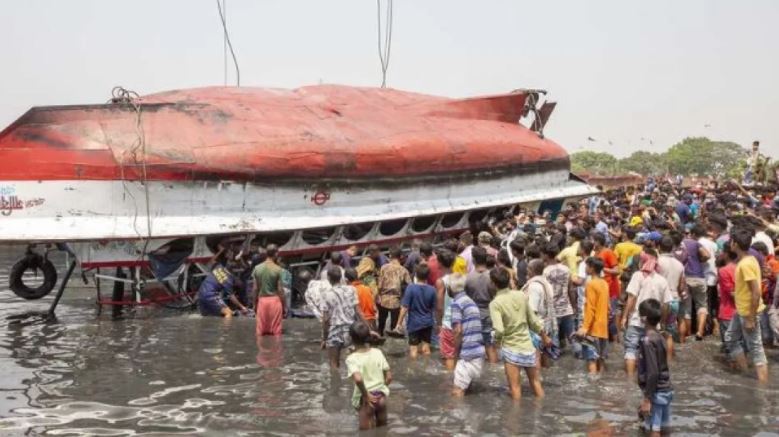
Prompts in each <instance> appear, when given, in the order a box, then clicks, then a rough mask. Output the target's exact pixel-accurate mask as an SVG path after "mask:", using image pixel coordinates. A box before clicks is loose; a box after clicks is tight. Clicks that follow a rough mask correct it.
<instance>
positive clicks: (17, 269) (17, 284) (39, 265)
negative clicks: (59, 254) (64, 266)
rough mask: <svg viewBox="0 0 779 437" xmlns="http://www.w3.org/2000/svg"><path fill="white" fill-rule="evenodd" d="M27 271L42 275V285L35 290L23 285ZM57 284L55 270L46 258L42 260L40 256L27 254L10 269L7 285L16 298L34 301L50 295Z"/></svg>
mask: <svg viewBox="0 0 779 437" xmlns="http://www.w3.org/2000/svg"><path fill="white" fill-rule="evenodd" d="M28 270H33V271H34V272H35V273H36V274H37V273H38V270H40V271H41V273H43V283H42V284H41V285H39V286H37V287H35V288H33V287H30V286H28V285H27V284H25V283H24V273H25V272H26V271H28ZM56 284H57V269H56V268H54V264H52V263H51V261H49V259H48V258H44V257H43V256H42V255H38V254H35V253H33V254H29V255H27V256H25V257H24V258H22V259H20V260H19V261H17V262H16V264H14V265H13V267H11V272H10V274H9V275H8V285H9V287H10V288H11V291H13V292H14V294H16V295H17V296H19V297H21V298H23V299H27V300H35V299H40V298H42V297H43V296H46V295H47V294H49V293H51V290H53V289H54V286H55V285H56Z"/></svg>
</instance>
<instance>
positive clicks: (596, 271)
mask: <svg viewBox="0 0 779 437" xmlns="http://www.w3.org/2000/svg"><path fill="white" fill-rule="evenodd" d="M586 264H587V275H588V276H589V280H588V281H587V286H586V287H585V301H584V322H583V323H582V327H581V328H579V331H577V333H576V335H577V337H579V338H580V339H582V340H583V346H584V347H583V352H584V358H585V359H586V360H587V370H588V371H589V372H590V373H599V372H600V371H601V370H603V360H604V359H605V358H606V347H607V345H608V342H609V285H608V284H607V283H606V281H605V280H603V279H602V278H601V277H600V276H601V273H602V272H603V261H602V260H601V259H600V258H594V257H590V258H587V261H586Z"/></svg>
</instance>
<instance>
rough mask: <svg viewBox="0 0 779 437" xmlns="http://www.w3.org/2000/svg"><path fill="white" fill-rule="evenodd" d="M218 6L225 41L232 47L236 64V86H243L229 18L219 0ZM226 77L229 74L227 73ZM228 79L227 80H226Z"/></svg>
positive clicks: (231, 53)
mask: <svg viewBox="0 0 779 437" xmlns="http://www.w3.org/2000/svg"><path fill="white" fill-rule="evenodd" d="M225 1H226V0H225ZM225 6H226V5H225ZM216 7H217V9H218V10H219V20H220V21H221V22H222V30H223V31H224V40H225V42H227V47H229V48H230V55H232V57H233V64H235V86H241V69H240V68H238V58H237V57H236V56H235V51H234V50H233V43H232V42H230V34H229V33H227V19H226V18H225V15H224V11H222V4H221V3H219V0H216ZM225 9H226V8H225ZM225 77H227V76H226V75H225ZM226 81H227V80H225V82H226Z"/></svg>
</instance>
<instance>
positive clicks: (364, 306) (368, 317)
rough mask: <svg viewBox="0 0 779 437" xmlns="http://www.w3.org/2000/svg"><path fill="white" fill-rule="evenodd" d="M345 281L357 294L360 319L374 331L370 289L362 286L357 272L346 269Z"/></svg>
mask: <svg viewBox="0 0 779 437" xmlns="http://www.w3.org/2000/svg"><path fill="white" fill-rule="evenodd" d="M345 274H346V280H347V281H349V283H350V284H351V285H352V287H354V290H355V292H356V293H357V308H358V309H359V310H360V314H362V318H363V319H365V323H367V324H368V326H369V327H370V328H371V331H375V330H376V301H375V300H374V298H373V293H372V292H371V287H368V286H367V285H365V284H363V283H362V281H361V280H360V279H359V278H358V277H357V270H355V269H353V268H348V269H346V271H345Z"/></svg>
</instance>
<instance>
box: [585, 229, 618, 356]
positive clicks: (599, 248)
mask: <svg viewBox="0 0 779 437" xmlns="http://www.w3.org/2000/svg"><path fill="white" fill-rule="evenodd" d="M592 240H593V249H594V250H595V256H596V257H597V258H600V260H601V261H603V279H605V280H606V283H607V284H609V306H610V310H611V311H609V334H611V341H614V340H615V339H618V338H620V329H619V323H618V322H617V321H618V320H620V319H621V317H622V308H620V306H621V304H620V300H619V293H620V284H619V275H620V269H619V260H618V259H617V255H616V254H615V253H614V251H613V250H611V249H609V248H608V247H607V246H606V236H605V235H603V234H601V233H595V234H594V235H593V237H592Z"/></svg>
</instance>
